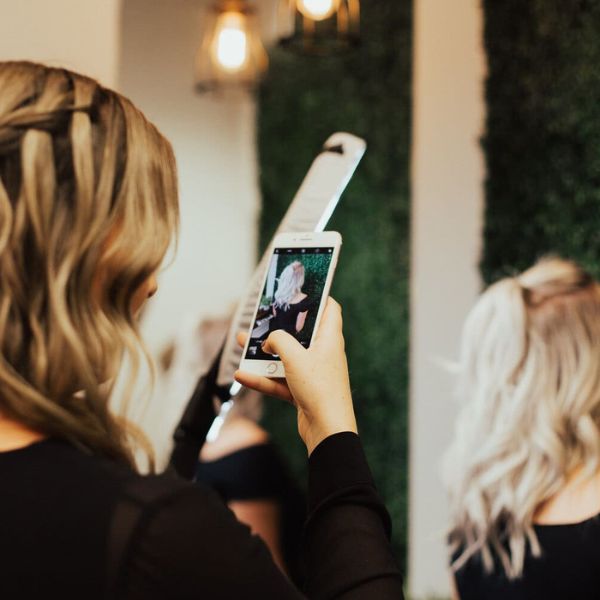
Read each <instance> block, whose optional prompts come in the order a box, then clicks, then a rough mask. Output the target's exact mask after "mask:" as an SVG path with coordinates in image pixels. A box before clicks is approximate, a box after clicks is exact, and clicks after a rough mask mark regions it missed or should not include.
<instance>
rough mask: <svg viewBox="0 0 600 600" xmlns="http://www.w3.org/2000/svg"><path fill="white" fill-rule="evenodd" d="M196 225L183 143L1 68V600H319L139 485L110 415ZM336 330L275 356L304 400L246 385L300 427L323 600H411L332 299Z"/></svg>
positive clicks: (310, 566) (203, 491) (26, 70)
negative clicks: (169, 272)
mask: <svg viewBox="0 0 600 600" xmlns="http://www.w3.org/2000/svg"><path fill="white" fill-rule="evenodd" d="M177 223H178V200H177V185H176V173H175V160H174V157H173V152H172V150H171V146H170V144H169V143H168V142H167V141H166V140H165V138H164V137H163V136H162V135H161V134H160V133H159V132H158V130H157V129H156V128H155V127H154V125H152V124H151V123H149V122H148V120H147V119H146V118H145V117H144V116H143V115H142V113H141V112H140V111H139V110H137V109H136V108H135V107H134V106H133V104H132V103H131V102H130V101H129V100H127V99H126V98H124V97H123V96H121V95H119V94H117V93H115V92H113V91H111V90H108V89H106V88H104V87H102V86H101V85H99V84H98V83H97V82H95V81H93V80H92V79H89V78H87V77H84V76H81V75H78V74H76V73H73V72H70V71H67V70H65V69H58V68H50V67H46V66H43V65H39V64H33V63H29V62H0V482H1V490H0V514H1V515H2V517H1V518H0V563H1V564H2V576H1V577H0V598H7V599H8V598H23V599H28V598H40V597H42V596H43V597H51V598H62V599H64V600H66V599H75V598H76V599H78V600H81V599H83V598H85V599H86V600H94V599H98V600H99V599H101V598H104V599H106V598H129V599H138V598H139V599H144V600H153V599H158V598H165V599H166V598H168V599H179V598H182V599H183V598H198V597H206V598H236V599H237V598H277V599H278V600H286V599H292V598H293V599H298V598H302V597H305V596H304V595H303V594H302V593H301V592H300V591H299V590H298V589H297V588H296V587H295V586H294V585H293V584H292V583H291V582H290V581H289V580H288V579H287V578H286V577H285V576H284V575H283V574H282V573H281V571H280V570H279V569H278V568H277V566H275V564H274V562H273V560H272V559H271V556H270V554H269V551H268V550H267V548H266V546H265V545H264V544H263V543H262V542H261V541H260V540H259V539H258V538H257V537H254V536H252V535H251V534H250V531H249V530H248V529H247V528H246V527H244V526H243V525H241V524H240V523H238V522H237V521H236V520H235V518H234V516H233V514H232V513H231V512H230V511H229V510H228V509H227V508H226V507H225V505H224V504H223V502H222V501H221V500H220V499H219V498H218V497H217V496H216V494H214V493H213V492H211V491H210V490H209V489H208V488H205V487H202V486H200V485H193V484H192V483H190V482H185V481H181V480H178V479H176V478H175V476H174V475H169V474H163V475H154V476H146V477H143V476H141V475H139V474H137V473H136V471H135V465H134V461H133V458H132V456H133V449H132V446H131V444H132V439H131V436H130V435H129V431H128V429H127V428H126V426H125V425H124V423H123V421H122V420H119V419H118V418H117V417H116V416H115V415H113V414H112V412H111V411H110V409H109V407H108V397H109V394H110V391H111V389H110V388H111V384H110V382H111V381H112V380H113V379H114V377H115V375H116V374H117V371H118V369H119V366H120V363H121V360H122V358H123V356H124V354H127V355H128V356H129V357H130V358H131V361H132V363H133V365H134V367H135V366H136V365H137V364H139V361H140V357H142V356H143V355H144V350H143V344H142V341H141V339H140V336H139V333H138V324H137V320H136V315H137V314H138V313H139V311H140V309H141V307H142V305H143V303H144V301H145V300H146V299H147V298H148V297H149V296H151V295H152V294H153V293H154V292H155V291H156V288H157V285H156V279H155V272H156V271H157V269H158V268H159V266H160V264H161V263H162V261H163V258H164V256H165V253H166V251H167V248H168V247H169V245H170V243H171V240H172V238H173V236H174V234H175V232H176V228H177ZM320 332H321V333H320V338H319V341H318V343H315V344H314V347H311V348H310V350H305V349H304V348H302V347H300V348H296V347H294V346H292V345H291V344H292V342H293V343H296V344H297V342H296V340H294V339H293V338H290V339H287V338H286V337H285V334H283V332H278V333H279V334H281V335H279V336H277V337H276V338H275V339H271V338H269V340H267V343H268V344H269V345H270V346H269V348H270V349H271V350H273V351H276V352H277V353H279V354H280V355H281V357H282V360H283V361H284V363H285V364H286V371H287V372H288V379H287V382H286V383H283V382H279V383H277V384H276V385H275V387H271V388H269V389H266V387H265V386H269V385H272V384H273V382H271V381H270V380H263V379H261V378H255V377H246V376H245V375H244V374H238V378H239V380H240V381H241V382H242V383H244V384H246V385H248V386H249V387H254V388H256V389H259V390H260V391H263V392H265V391H268V392H270V393H271V394H274V395H279V396H282V397H285V398H287V399H289V400H291V401H293V402H294V404H295V406H296V408H297V411H298V423H299V429H300V434H301V436H302V438H303V440H304V442H305V444H306V446H307V449H308V453H309V455H310V461H309V471H310V486H309V488H310V494H311V501H310V507H309V509H310V516H309V519H308V522H307V525H306V528H305V532H304V539H305V542H304V543H305V556H306V593H307V595H308V597H333V596H336V597H339V598H344V597H345V596H346V595H347V594H350V595H351V596H352V598H373V597H378V598H382V599H385V598H397V597H400V596H401V594H402V588H401V578H400V575H399V572H398V569H397V566H396V565H395V562H394V559H393V557H392V554H391V550H390V546H389V517H388V515H387V512H386V511H385V508H384V506H383V504H382V503H381V500H380V499H379V497H378V495H377V493H376V491H375V488H374V487H373V484H372V482H371V479H370V472H369V468H368V466H367V464H366V461H365V458H364V455H363V453H362V448H361V445H360V441H359V439H358V436H357V434H356V423H355V420H354V412H353V408H352V398H351V395H350V386H349V382H348V371H347V366H346V360H345V354H344V345H343V337H342V324H341V313H340V310H339V307H338V306H337V305H336V304H335V303H334V302H333V301H330V304H329V306H328V309H327V310H326V311H325V314H324V318H323V322H322V325H321V329H320ZM282 336H283V337H282ZM288 337H289V336H288ZM325 357H326V360H324V358H325ZM134 371H135V368H134ZM307 372H310V373H311V376H312V377H311V378H307V377H305V376H304V375H305V373H307ZM134 375H135V374H134ZM314 381H318V384H319V385H318V386H317V387H315V386H314V385H313V382H314ZM347 465H352V468H351V469H348V468H347ZM342 467H346V468H342ZM334 475H335V476H334ZM324 517H325V518H324ZM339 540H344V541H343V542H339ZM354 545H358V546H365V547H367V548H368V549H369V555H370V560H369V561H368V564H366V563H365V562H364V561H362V560H358V559H355V558H354V553H353V552H352V550H353V548H354Z"/></svg>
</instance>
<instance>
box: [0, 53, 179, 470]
mask: <svg viewBox="0 0 600 600" xmlns="http://www.w3.org/2000/svg"><path fill="white" fill-rule="evenodd" d="M177 203H178V201H177V184H176V175H175V160H174V156H173V152H172V149H171V147H170V145H169V143H168V142H167V141H166V140H165V138H163V137H162V135H161V134H160V133H159V132H158V131H157V129H156V128H155V127H154V126H153V125H152V124H151V123H149V122H148V121H147V120H146V118H145V117H144V116H143V115H142V113H141V112H140V111H139V110H137V109H136V108H135V107H134V106H133V104H132V103H131V102H130V101H129V100H127V99H126V98H124V97H123V96H121V95H119V94H117V93H115V92H113V91H111V90H108V89H106V88H104V87H102V86H101V85H99V84H98V83H97V82H96V81H94V80H92V79H89V78H87V77H83V76H81V75H78V74H76V73H73V72H70V71H67V70H65V69H57V68H49V67H46V66H43V65H39V64H33V63H29V62H0V413H1V414H2V415H4V416H5V417H8V418H12V419H14V420H17V421H19V422H20V423H22V424H24V425H26V426H28V427H30V428H32V429H34V430H37V431H40V432H43V433H45V434H47V435H50V436H56V437H60V438H63V439H67V440H70V441H71V442H73V443H75V444H78V445H80V446H82V447H84V448H86V449H88V450H89V451H91V452H93V453H96V454H98V455H102V456H105V457H109V458H111V459H114V460H117V461H122V462H125V463H129V464H133V458H132V450H131V448H130V443H129V439H128V435H127V433H126V431H125V428H124V427H123V425H122V423H121V422H120V421H119V420H118V419H117V418H116V417H115V416H113V415H112V414H111V412H110V410H109V408H108V398H109V396H110V393H111V386H110V385H106V384H105V385H102V383H103V382H106V381H107V380H109V381H110V380H111V378H114V376H115V375H116V373H117V371H118V369H119V366H120V363H121V360H122V357H123V355H124V353H125V352H127V353H128V354H129V355H130V356H132V357H134V361H133V362H134V364H135V365H137V364H139V358H140V356H141V355H143V354H144V351H143V346H142V345H141V340H140V337H139V334H138V328H137V324H136V319H135V317H134V315H133V314H132V303H131V301H132V298H133V296H134V293H135V292H136V290H138V289H139V287H140V285H141V284H142V283H143V282H144V281H145V280H146V279H147V278H148V277H149V276H150V275H151V274H152V273H153V272H154V271H155V270H156V269H157V268H158V266H159V265H160V263H161V261H162V259H163V257H164V255H165V252H166V250H167V248H168V246H169V244H170V241H171V239H172V237H173V234H174V233H175V232H176V228H177V222H178V204H177ZM133 371H134V373H133V374H132V377H135V368H134V370H133Z"/></svg>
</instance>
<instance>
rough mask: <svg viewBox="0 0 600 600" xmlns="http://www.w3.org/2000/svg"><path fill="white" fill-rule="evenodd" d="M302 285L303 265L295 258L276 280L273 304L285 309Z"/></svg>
mask: <svg viewBox="0 0 600 600" xmlns="http://www.w3.org/2000/svg"><path fill="white" fill-rule="evenodd" d="M303 285H304V265H303V264H302V263H301V262H300V261H299V260H295V261H294V262H292V263H290V264H289V265H288V266H287V267H286V268H285V269H283V271H281V275H280V276H279V278H278V280H277V291H276V292H275V303H274V304H275V306H276V307H277V308H283V310H287V309H288V308H289V307H290V303H291V301H292V300H293V299H294V298H295V297H296V296H297V295H298V294H299V293H300V292H301V291H302V286H303Z"/></svg>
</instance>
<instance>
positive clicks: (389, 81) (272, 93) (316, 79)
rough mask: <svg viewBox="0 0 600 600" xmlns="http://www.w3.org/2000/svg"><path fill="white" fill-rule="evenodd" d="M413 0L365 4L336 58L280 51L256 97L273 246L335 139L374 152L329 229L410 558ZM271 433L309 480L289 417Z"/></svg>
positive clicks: (390, 498)
mask: <svg viewBox="0 0 600 600" xmlns="http://www.w3.org/2000/svg"><path fill="white" fill-rule="evenodd" d="M411 13H412V5H411V2H410V1H404V0H402V1H400V0H377V2H363V3H362V35H363V44H362V46H361V48H360V49H359V50H358V51H354V52H352V53H350V54H347V55H342V56H335V57H327V58H324V57H314V56H300V55H297V54H292V53H290V52H289V51H286V50H283V49H280V48H276V49H274V50H273V51H272V52H271V56H270V59H271V64H270V68H269V75H268V78H267V80H266V81H265V82H264V84H263V85H262V87H261V89H260V93H259V108H258V146H259V156H260V184H261V189H262V196H263V209H262V215H261V218H260V239H261V244H262V246H263V247H264V244H266V243H267V242H268V240H269V239H270V237H271V235H272V233H273V231H274V229H275V228H276V226H277V224H278V222H279V220H280V218H281V217H282V215H283V213H284V212H285V210H286V208H287V207H288V205H289V203H290V201H291V199H292V198H293V196H294V194H295V192H296V190H297V188H298V186H299V185H300V182H301V181H302V179H303V177H304V175H305V174H306V171H307V170H308V168H309V166H310V164H311V161H312V160H313V159H314V157H315V156H316V155H317V153H318V152H319V150H320V148H321V146H322V144H323V142H324V141H325V140H326V138H327V137H328V136H329V135H330V134H331V133H333V132H335V131H348V132H351V133H354V134H357V135H359V136H361V137H363V138H365V139H366V141H367V144H368V146H367V152H366V154H365V157H364V158H363V161H362V163H361V164H360V165H359V167H358V170H357V172H356V174H355V175H354V177H353V179H352V181H351V182H350V185H349V186H348V188H347V190H346V192H345V193H344V196H343V197H342V200H341V202H340V204H339V206H338V208H337V210H336V212H335V214H334V216H333V218H332V220H331V221H330V223H329V226H328V229H332V230H337V231H339V232H340V233H341V234H342V236H343V239H344V244H343V247H342V253H341V256H340V262H339V266H338V270H337V274H336V277H335V280H334V284H333V289H332V295H333V296H334V297H335V298H336V299H337V300H338V301H339V302H340V303H341V304H342V306H343V311H344V333H345V336H346V342H347V352H348V358H349V365H350V372H351V379H352V387H353V392H354V399H355V406H356V412H357V417H358V422H359V428H360V431H361V436H362V439H363V443H364V445H365V448H366V452H367V455H368V458H369V462H370V464H371V466H372V469H373V472H374V476H375V480H376V483H377V485H378V487H379V489H380V491H381V492H382V494H383V496H384V499H385V501H386V504H387V506H388V508H389V510H390V512H391V515H392V519H393V528H394V531H393V542H394V547H395V550H396V552H397V554H398V557H399V559H400V560H401V561H404V557H405V549H406V514H407V506H406V505H407V429H408V428H407V420H408V415H407V391H408V276H409V273H408V270H409V255H408V252H409V180H408V174H409V141H410V77H411V46H412V40H411V28H412V25H411V22H412V14H411ZM264 423H265V425H266V427H267V428H268V429H269V430H270V431H271V432H272V435H273V437H274V438H275V439H276V440H277V441H279V442H280V444H281V446H282V448H283V449H284V451H285V452H286V454H287V456H288V458H289V459H290V461H291V463H292V466H293V468H294V470H295V471H296V473H297V474H298V475H299V477H300V478H301V480H302V481H304V478H305V465H306V451H305V449H304V447H303V446H302V444H301V442H300V441H299V440H298V435H297V430H296V419H295V415H294V411H293V409H292V408H291V407H289V406H285V405H283V404H281V403H277V402H275V401H271V402H267V403H266V407H265V418H264Z"/></svg>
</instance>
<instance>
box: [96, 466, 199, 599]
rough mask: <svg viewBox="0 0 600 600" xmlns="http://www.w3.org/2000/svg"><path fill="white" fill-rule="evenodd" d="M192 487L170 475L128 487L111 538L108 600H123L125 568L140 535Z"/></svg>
mask: <svg viewBox="0 0 600 600" xmlns="http://www.w3.org/2000/svg"><path fill="white" fill-rule="evenodd" d="M189 487H190V484H189V483H188V482H185V481H182V480H180V479H178V478H177V477H175V476H171V475H161V476H150V477H136V478H135V479H132V480H131V481H129V482H128V483H127V484H126V485H125V488H124V490H123V493H122V495H121V498H120V499H119V501H118V503H117V506H116V508H115V511H114V513H113V518H112V521H111V525H110V529H109V534H108V544H107V576H106V577H107V578H106V599H107V600H115V599H117V598H120V597H121V595H122V594H123V593H124V592H125V590H126V581H127V568H126V567H127V565H128V563H129V559H130V556H131V553H132V551H133V549H134V547H135V543H136V540H137V539H138V536H139V533H141V532H142V531H143V529H144V527H145V526H146V524H147V523H148V521H149V520H150V518H151V517H152V516H153V515H154V514H155V513H156V511H157V510H158V509H159V508H160V507H161V506H163V505H164V504H165V503H166V502H167V501H170V500H172V499H173V497H174V496H176V495H178V494H179V493H181V492H184V491H186V490H188V489H189Z"/></svg>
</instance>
